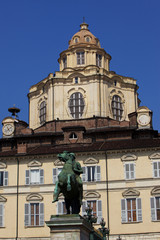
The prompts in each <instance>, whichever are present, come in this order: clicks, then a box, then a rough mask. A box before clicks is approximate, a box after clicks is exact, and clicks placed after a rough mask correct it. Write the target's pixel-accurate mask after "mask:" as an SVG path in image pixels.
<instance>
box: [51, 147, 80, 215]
mask: <svg viewBox="0 0 160 240" xmlns="http://www.w3.org/2000/svg"><path fill="white" fill-rule="evenodd" d="M58 158H59V160H60V161H62V162H64V163H65V164H64V166H63V169H62V171H61V172H60V174H59V175H58V181H57V182H56V186H55V189H54V196H53V201H52V202H53V203H54V202H56V201H58V196H59V194H60V193H63V195H64V198H65V205H66V209H67V214H70V208H71V209H72V214H78V213H79V212H80V208H81V205H82V199H83V184H82V180H81V177H80V174H82V173H83V170H82V168H81V165H80V163H79V162H76V161H75V154H74V153H70V152H68V151H64V152H63V153H60V154H58Z"/></svg>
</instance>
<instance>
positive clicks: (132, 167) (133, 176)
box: [130, 163, 135, 179]
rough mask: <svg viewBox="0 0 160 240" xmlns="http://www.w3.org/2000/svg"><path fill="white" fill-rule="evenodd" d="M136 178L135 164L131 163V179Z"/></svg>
mask: <svg viewBox="0 0 160 240" xmlns="http://www.w3.org/2000/svg"><path fill="white" fill-rule="evenodd" d="M134 178H135V171H134V163H130V179H134Z"/></svg>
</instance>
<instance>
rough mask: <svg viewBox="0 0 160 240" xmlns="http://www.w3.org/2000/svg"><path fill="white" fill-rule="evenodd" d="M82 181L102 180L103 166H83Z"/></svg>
mask: <svg viewBox="0 0 160 240" xmlns="http://www.w3.org/2000/svg"><path fill="white" fill-rule="evenodd" d="M82 170H83V174H82V181H83V182H95V181H100V180H101V168H100V166H87V167H82Z"/></svg>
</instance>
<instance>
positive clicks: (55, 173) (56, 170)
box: [53, 168, 58, 184]
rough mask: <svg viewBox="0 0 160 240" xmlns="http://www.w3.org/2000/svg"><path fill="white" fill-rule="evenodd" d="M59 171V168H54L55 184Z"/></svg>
mask: <svg viewBox="0 0 160 240" xmlns="http://www.w3.org/2000/svg"><path fill="white" fill-rule="evenodd" d="M57 173H58V169H57V168H53V184H55V183H56V181H57Z"/></svg>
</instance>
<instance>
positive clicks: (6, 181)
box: [0, 171, 8, 187]
mask: <svg viewBox="0 0 160 240" xmlns="http://www.w3.org/2000/svg"><path fill="white" fill-rule="evenodd" d="M0 172H2V173H3V184H2V185H0V187H3V186H8V171H0Z"/></svg>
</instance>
